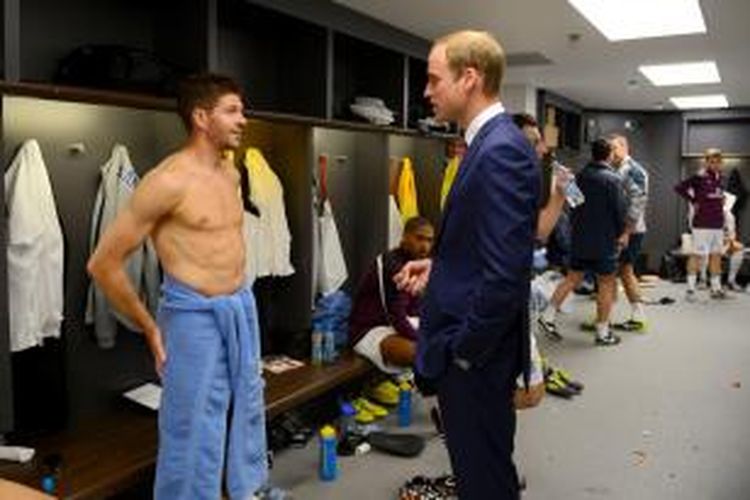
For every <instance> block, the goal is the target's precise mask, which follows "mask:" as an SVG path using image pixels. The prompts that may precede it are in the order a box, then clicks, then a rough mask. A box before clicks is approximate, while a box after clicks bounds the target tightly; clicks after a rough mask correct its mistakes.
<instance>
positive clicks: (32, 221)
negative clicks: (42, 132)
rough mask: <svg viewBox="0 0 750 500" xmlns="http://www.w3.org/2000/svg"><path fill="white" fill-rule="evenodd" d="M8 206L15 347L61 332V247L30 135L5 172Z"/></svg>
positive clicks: (46, 181) (52, 202)
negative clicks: (29, 138)
mask: <svg viewBox="0 0 750 500" xmlns="http://www.w3.org/2000/svg"><path fill="white" fill-rule="evenodd" d="M5 199H6V204H7V207H8V303H9V310H10V347H11V351H13V352H18V351H22V350H24V349H29V348H31V347H35V346H39V345H41V344H42V343H43V341H44V339H45V338H48V337H60V325H61V322H62V319H63V261H64V255H63V254H64V248H63V236H62V230H61V229H60V222H59V221H58V218H57V209H56V208H55V197H54V195H53V193H52V186H51V185H50V180H49V175H48V173H47V167H46V166H45V164H44V159H43V158H42V152H41V150H40V149H39V143H37V141H36V140H34V139H31V140H28V141H26V142H25V143H24V144H23V145H22V146H21V149H20V150H19V152H18V154H17V155H16V157H15V159H14V160H13V162H12V163H11V166H10V168H9V169H8V171H7V172H6V173H5Z"/></svg>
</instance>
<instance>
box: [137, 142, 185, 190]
mask: <svg viewBox="0 0 750 500" xmlns="http://www.w3.org/2000/svg"><path fill="white" fill-rule="evenodd" d="M190 169H191V166H190V162H189V161H188V160H187V159H186V158H185V155H184V154H183V153H182V152H177V153H174V154H172V155H170V156H168V157H166V158H165V159H164V160H162V161H161V163H159V164H158V165H157V166H156V167H154V168H153V169H151V170H150V171H149V172H148V173H147V174H146V175H145V176H144V177H143V180H142V181H141V183H142V184H148V185H150V187H155V188H158V189H160V190H164V194H174V193H176V192H181V191H184V190H185V188H186V187H187V185H188V183H189V181H190Z"/></svg>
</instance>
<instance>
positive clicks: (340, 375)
mask: <svg viewBox="0 0 750 500" xmlns="http://www.w3.org/2000/svg"><path fill="white" fill-rule="evenodd" d="M373 369H374V368H373V366H372V365H371V364H370V363H369V362H367V361H365V360H363V359H362V358H360V357H358V356H356V355H354V354H351V353H346V354H344V355H342V357H341V358H340V359H339V360H338V361H337V362H336V363H334V364H332V365H328V366H323V367H313V366H310V365H305V366H304V367H300V368H297V369H295V370H291V371H288V372H284V373H282V374H278V375H273V374H268V373H267V374H266V375H265V378H266V390H265V396H266V415H267V417H268V419H269V420H270V419H271V418H273V417H275V416H277V415H279V414H281V413H284V412H286V411H288V410H290V409H292V408H295V407H297V406H299V405H301V404H303V403H305V402H308V401H310V400H311V399H314V398H316V397H318V396H321V395H323V394H325V393H326V392H328V391H330V390H332V389H335V388H336V387H338V386H340V385H342V384H345V383H347V382H351V381H354V380H356V379H358V378H361V377H363V376H365V375H367V374H368V373H370V372H371V371H372V370H373ZM23 444H24V445H27V446H32V447H34V448H35V449H36V456H35V459H34V460H33V461H32V462H30V463H28V464H11V463H7V462H4V463H0V477H3V478H5V479H8V480H11V481H16V482H19V483H23V484H27V485H29V486H32V487H37V488H38V487H39V485H40V483H41V474H43V472H44V471H43V466H42V464H41V461H42V459H43V458H44V457H45V456H48V455H49V454H52V453H57V454H60V455H61V456H62V458H63V462H64V464H63V467H64V469H63V477H62V482H63V485H64V492H63V493H64V497H65V498H66V499H67V498H70V499H100V498H107V497H109V496H112V495H115V494H117V493H118V492H122V491H124V490H126V489H128V488H129V487H132V486H133V485H136V484H138V483H140V482H143V481H148V480H149V478H150V477H152V475H153V471H154V466H155V463H156V450H157V424H156V414H155V413H153V412H150V411H148V410H145V409H142V408H138V407H136V406H135V405H134V404H131V403H128V402H126V401H123V402H122V408H121V409H120V410H119V411H118V412H117V413H114V414H113V415H111V416H109V417H106V418H101V419H98V420H97V421H94V422H91V423H89V424H87V425H82V426H80V427H79V428H76V429H74V430H69V431H64V432H61V433H58V434H54V435H50V436H44V437H40V438H38V439H35V440H32V441H31V442H29V443H23Z"/></svg>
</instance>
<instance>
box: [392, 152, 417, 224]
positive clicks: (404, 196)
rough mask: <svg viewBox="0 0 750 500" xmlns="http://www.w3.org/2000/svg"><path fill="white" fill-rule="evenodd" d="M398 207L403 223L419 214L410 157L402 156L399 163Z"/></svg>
mask: <svg viewBox="0 0 750 500" xmlns="http://www.w3.org/2000/svg"><path fill="white" fill-rule="evenodd" d="M397 196H398V208H399V210H400V211H401V219H403V221H404V223H406V221H408V220H409V219H411V218H412V217H416V216H418V215H419V208H417V207H418V206H417V186H416V182H415V180H414V169H413V168H412V166H411V159H410V158H408V157H404V159H403V160H402V164H401V174H400V175H399V178H398V191H397Z"/></svg>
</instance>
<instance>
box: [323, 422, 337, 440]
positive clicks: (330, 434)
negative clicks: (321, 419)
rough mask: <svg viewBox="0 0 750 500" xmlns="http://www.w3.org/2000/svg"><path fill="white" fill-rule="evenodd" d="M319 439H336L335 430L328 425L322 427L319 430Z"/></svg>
mask: <svg viewBox="0 0 750 500" xmlns="http://www.w3.org/2000/svg"><path fill="white" fill-rule="evenodd" d="M320 437H322V438H335V437H336V429H334V428H333V427H332V426H330V425H324V426H323V427H322V428H321V429H320Z"/></svg>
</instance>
